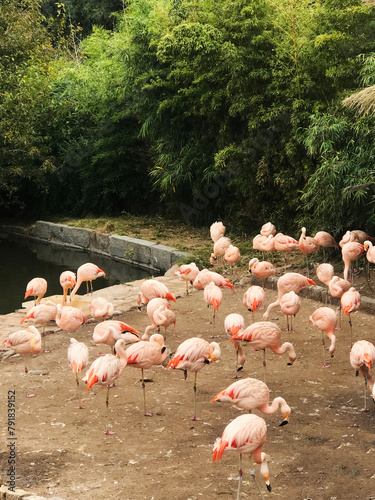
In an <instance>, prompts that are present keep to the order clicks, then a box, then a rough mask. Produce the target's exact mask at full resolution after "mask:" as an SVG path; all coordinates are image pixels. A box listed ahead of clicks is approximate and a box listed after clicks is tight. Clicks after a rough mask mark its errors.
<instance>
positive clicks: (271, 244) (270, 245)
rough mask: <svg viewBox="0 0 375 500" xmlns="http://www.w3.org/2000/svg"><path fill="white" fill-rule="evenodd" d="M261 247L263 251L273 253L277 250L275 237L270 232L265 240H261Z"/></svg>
mask: <svg viewBox="0 0 375 500" xmlns="http://www.w3.org/2000/svg"><path fill="white" fill-rule="evenodd" d="M259 248H260V250H261V251H262V252H263V256H264V252H268V253H271V254H272V253H273V252H274V251H275V237H274V236H273V235H272V234H270V235H269V236H267V237H266V239H265V240H262V241H260V242H259Z"/></svg>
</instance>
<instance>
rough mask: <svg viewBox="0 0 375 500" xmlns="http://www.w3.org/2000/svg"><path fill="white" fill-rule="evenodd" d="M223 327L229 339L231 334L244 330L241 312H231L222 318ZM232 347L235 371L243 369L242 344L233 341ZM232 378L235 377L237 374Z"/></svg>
mask: <svg viewBox="0 0 375 500" xmlns="http://www.w3.org/2000/svg"><path fill="white" fill-rule="evenodd" d="M224 329H225V332H226V334H227V335H228V336H229V339H231V338H232V337H233V335H237V333H238V332H240V331H242V330H245V319H244V317H243V316H242V315H241V314H237V313H231V314H228V316H226V318H225V320H224ZM233 345H234V348H235V349H236V372H239V371H241V370H242V369H243V365H244V364H245V361H246V356H245V354H244V352H243V349H242V346H241V344H240V343H239V342H237V341H234V342H233ZM234 378H237V374H236V376H235V377H234Z"/></svg>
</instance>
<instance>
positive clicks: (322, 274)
mask: <svg viewBox="0 0 375 500" xmlns="http://www.w3.org/2000/svg"><path fill="white" fill-rule="evenodd" d="M334 274H335V271H334V269H333V265H332V264H319V266H318V267H317V268H316V275H317V277H318V280H320V281H321V282H322V283H324V284H325V285H326V286H327V290H326V304H327V302H328V285H329V282H330V281H331V279H332V278H333V275H334Z"/></svg>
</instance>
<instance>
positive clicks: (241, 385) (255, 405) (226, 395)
mask: <svg viewBox="0 0 375 500" xmlns="http://www.w3.org/2000/svg"><path fill="white" fill-rule="evenodd" d="M269 400H270V390H269V388H268V386H267V385H266V384H265V383H264V382H262V381H261V380H258V379H256V378H245V379H243V380H237V381H236V382H233V384H231V385H230V386H229V387H227V388H226V389H224V390H223V391H221V392H219V393H218V394H216V396H215V397H214V398H213V399H212V400H211V403H213V402H214V401H218V402H223V403H231V404H234V405H236V406H237V407H238V408H241V410H247V411H248V412H249V413H251V411H252V410H259V411H261V412H262V413H264V414H265V415H272V414H273V413H275V412H277V410H278V409H279V408H280V412H281V415H282V416H283V421H282V422H281V424H280V427H282V426H283V425H286V424H287V423H288V422H289V417H290V414H291V411H292V410H291V409H290V407H289V406H288V405H287V403H286V401H285V399H283V398H281V397H278V398H275V399H274V400H273V401H272V404H271V405H270V404H269Z"/></svg>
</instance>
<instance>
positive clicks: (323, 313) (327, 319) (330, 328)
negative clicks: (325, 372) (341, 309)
mask: <svg viewBox="0 0 375 500" xmlns="http://www.w3.org/2000/svg"><path fill="white" fill-rule="evenodd" d="M309 323H312V324H313V325H314V326H316V327H317V328H318V330H320V331H321V332H325V333H326V334H327V335H328V337H329V339H330V341H331V345H330V347H329V354H330V355H331V358H333V356H334V352H335V349H336V335H335V328H336V325H337V314H336V312H335V311H334V310H333V309H331V308H329V307H319V308H318V309H316V310H315V311H314V312H313V313H312V315H311V316H310V318H309ZM322 345H323V367H324V368H329V366H330V365H327V364H326V361H325V340H324V333H323V338H322Z"/></svg>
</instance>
